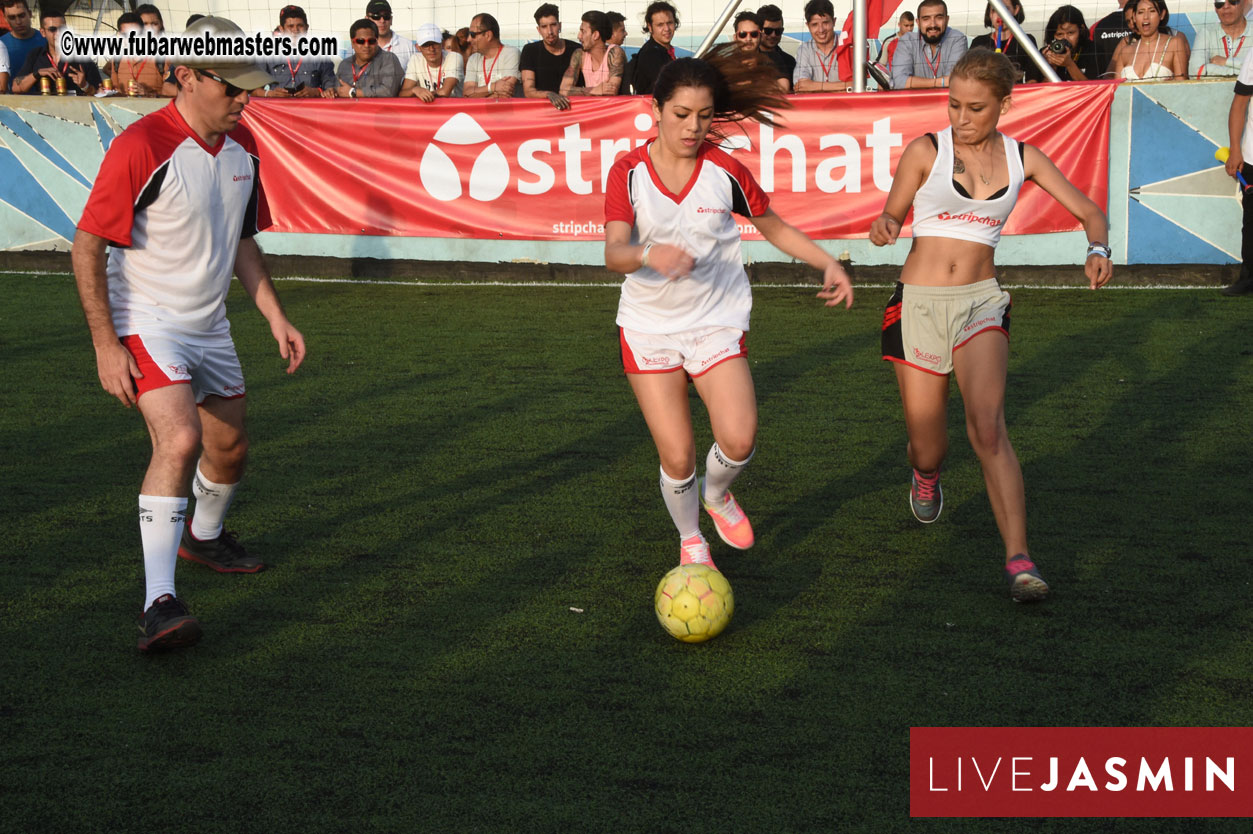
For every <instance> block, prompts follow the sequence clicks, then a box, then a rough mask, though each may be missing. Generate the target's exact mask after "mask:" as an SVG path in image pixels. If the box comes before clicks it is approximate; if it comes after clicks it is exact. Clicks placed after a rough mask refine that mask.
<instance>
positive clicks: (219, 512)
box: [191, 464, 239, 541]
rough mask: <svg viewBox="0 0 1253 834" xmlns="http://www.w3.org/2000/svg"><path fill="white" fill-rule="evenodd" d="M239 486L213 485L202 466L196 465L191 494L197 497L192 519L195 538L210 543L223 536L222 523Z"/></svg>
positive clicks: (192, 530) (192, 532) (192, 531)
mask: <svg viewBox="0 0 1253 834" xmlns="http://www.w3.org/2000/svg"><path fill="white" fill-rule="evenodd" d="M237 486H239V484H215V483H213V481H210V480H209V479H208V478H206V477H205V476H204V473H203V472H201V471H200V464H196V477H195V478H193V479H192V482H191V494H192V495H194V496H196V511H195V512H194V513H193V514H192V517H191V534H192V535H193V536H195V537H196V538H198V539H200V540H201V541H208V540H210V539H216V538H217V537H218V536H220V535H222V521H223V519H225V518H226V511H227V510H229V509H230V508H231V499H232V498H234V497H235V488H236V487H237Z"/></svg>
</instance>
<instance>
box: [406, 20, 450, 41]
mask: <svg viewBox="0 0 1253 834" xmlns="http://www.w3.org/2000/svg"><path fill="white" fill-rule="evenodd" d="M413 42H414V43H416V44H417V45H418V46H423V45H425V44H428V43H443V42H444V36H443V35H442V34H441V33H440V31H439V27H438V26H436V25H435V24H434V23H423V24H422V25H421V26H419V27H418V36H417V37H416V38H414V39H413Z"/></svg>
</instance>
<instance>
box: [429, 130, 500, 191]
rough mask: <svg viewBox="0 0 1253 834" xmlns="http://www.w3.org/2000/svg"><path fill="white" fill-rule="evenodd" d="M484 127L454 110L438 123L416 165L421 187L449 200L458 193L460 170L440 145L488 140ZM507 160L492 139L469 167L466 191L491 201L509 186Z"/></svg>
mask: <svg viewBox="0 0 1253 834" xmlns="http://www.w3.org/2000/svg"><path fill="white" fill-rule="evenodd" d="M491 138H492V137H490V136H488V135H487V131H486V130H484V129H483V127H482V125H480V124H479V123H478V122H476V121H475V120H474V118H473V117H472V116H470V115H469V114H468V113H458V114H456V115H455V116H453V117H452V118H451V119H449V120H448V121H446V122H444V123H443V124H442V125H440V127H439V130H437V131H435V137H434V138H433V139H432V140H431V142H430V144H428V145H427V146H426V152H425V153H423V154H422V162H421V164H420V165H419V167H418V178H419V179H420V180H421V181H422V187H423V188H425V189H426V190H427V193H429V194H430V195H431V196H432V197H434V198H435V199H436V200H440V201H441V202H445V203H449V202H452V201H453V200H456V199H458V198H459V197H460V196H461V194H462V187H461V172H460V171H458V170H457V166H456V164H455V163H454V162H453V161H452V158H451V157H450V156H449V155H448V153H447V152H446V151H444V150H443V149H442V148H441V147H440V143H443V144H447V145H480V144H482V143H484V142H490V141H491ZM509 175H510V171H509V160H507V159H505V153H504V151H502V150H501V149H500V145H497V144H496V143H495V142H493V143H492V144H490V145H488V146H487V147H486V148H484V149H483V150H482V151H480V152H479V155H478V157H477V158H476V159H475V160H474V165H473V166H472V167H471V168H470V181H469V192H470V196H471V197H472V198H474V199H475V200H478V201H480V202H483V203H488V202H491V201H492V200H495V199H496V198H497V197H499V196H500V195H501V194H504V193H505V189H506V188H508V187H509Z"/></svg>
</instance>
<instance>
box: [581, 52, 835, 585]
mask: <svg viewBox="0 0 1253 834" xmlns="http://www.w3.org/2000/svg"><path fill="white" fill-rule="evenodd" d="M770 66H771V65H770V64H769V58H767V57H766V56H765V55H764V54H763V53H760V52H753V53H748V54H746V53H744V52H742V51H740V50H738V49H736V48H735V47H734V46H731V45H723V46H721V47H718V48H716V49H715V50H714V51H713V52H712V53H711V54H710V55H709V57H708V58H707V59H706V60H698V59H695V58H681V59H679V60H677V61H673V62H671V63H669V64H667V65H666V66H665V68H664V69H663V70H662V71H661V74H660V75H659V76H658V78H657V83H656V85H655V86H654V87H653V115H654V116H655V117H656V119H657V137H656V138H655V139H653V140H652V141H650V142H649V143H648V144H646V145H644V146H643V147H641V148H637V149H636V150H635V151H633V152H631V153H630V154H628V155H626V156H625V157H623V158H622V159H619V160H618V161H617V163H616V164H615V165H614V166H613V168H612V169H611V170H610V172H609V180H608V184H607V187H606V191H605V266H607V267H608V268H609V269H611V270H613V271H614V272H621V273H623V274H625V275H626V276H627V277H626V280H625V281H624V282H623V284H622V298H621V301H620V302H619V305H618V318H617V324H618V327H619V334H620V341H621V351H622V362H623V366H624V367H625V369H626V372H627V378H628V379H629V380H630V383H631V389H632V390H633V391H634V392H635V397H636V400H637V401H638V402H639V404H640V410H641V411H643V413H644V420H645V422H646V423H647V424H648V429H649V431H650V432H651V433H652V436H653V441H654V442H655V443H656V444H657V452H658V455H659V456H660V458H661V494H662V497H663V499H664V500H665V504H666V509H668V510H669V511H670V517H671V518H672V519H673V520H674V524H675V527H677V528H678V532H679V539H680V549H679V552H680V563H681V564H688V563H691V562H697V563H702V564H706V565H709V566H710V567H713V561H712V559H711V558H710V554H709V545H708V543H707V542H706V541H705V538H704V536H702V535H701V532H700V507H701V505H702V504H703V505H704V507H705V509H706V510H707V511H708V512H709V514H710V515H711V516H712V517H713V521H714V527H715V529H716V530H717V531H718V535H719V536H720V537H721V538H722V539H723V541H725V542H726V543H727V544H729V545H731V546H732V547H734V548H737V549H740V550H744V549H747V548H749V547H751V546H752V544H753V528H752V526H751V525H750V524H749V522H748V519H747V518H745V516H744V513H743V511H742V510H741V509H740V507H739V505H738V504H737V503H736V501H735V499H734V498H733V497H732V496H731V493H730V492H729V491H728V488H729V487H730V486H731V483H732V482H733V481H734V480H735V478H736V476H738V475H739V474H740V472H741V471H743V469H744V467H745V466H747V465H748V462H749V460H751V459H752V457H753V452H754V451H755V449H756V442H757V399H756V396H755V394H754V391H753V379H752V376H751V375H750V373H749V369H748V360H747V359H746V358H745V357H746V356H747V350H746V347H745V338H746V336H745V333H746V331H747V330H748V320H749V311H750V309H751V307H752V295H751V293H750V290H749V286H748V275H747V274H746V273H745V272H744V265H743V261H742V259H741V256H740V233H739V228H738V226H737V225H736V221H735V218H734V217H733V216H732V215H734V214H738V215H741V216H743V217H747V218H751V219H752V221H753V224H754V225H755V226H756V227H757V229H758V231H760V232H761V234H762V236H764V237H765V238H766V240H768V241H770V242H771V243H773V244H774V245H775V246H777V247H778V248H779V249H781V250H782V251H783V252H784V253H785V254H787V255H790V256H791V257H793V258H796V259H797V260H802V261H804V262H805V263H807V264H809V265H810V266H812V267H814V268H815V269H818V270H821V271H822V274H823V277H822V284H823V287H822V291H821V292H819V293H818V297H819V298H823V299H826V303H827V306H834V305H836V304H839V303H841V302H843V303H844V304H845V306H846V307H847V306H851V305H852V303H853V288H852V284H851V283H850V281H849V278H848V275H847V274H846V273H845V271H844V269H843V267H841V266H840V264H839V262H838V261H837V260H836V259H835V258H834V257H832V256H831V255H829V254H827V253H826V252H824V251H822V250H821V249H820V248H818V246H817V245H815V244H814V242H813V241H811V240H810V239H809V238H808V237H806V236H805V235H804V234H803V233H802V232H800V231H799V230H798V229H796V228H795V227H793V226H790V225H788V224H787V223H785V222H784V221H783V220H782V219H781V218H780V217H779V216H778V215H777V214H775V213H774V211H773V210H772V209H771V208H770V200H769V198H768V197H767V196H766V194H765V192H763V191H762V190H761V187H760V186H759V185H758V184H757V182H756V180H754V179H753V176H752V174H750V173H749V172H748V169H746V168H745V167H744V166H743V165H741V164H740V163H739V162H738V161H737V160H735V159H733V158H732V157H731V156H730V155H728V154H726V153H724V152H723V151H722V150H720V149H719V148H718V146H717V145H715V144H713V142H711V141H710V139H711V138H714V139H716V138H718V137H719V134H718V133H716V132H713V133H711V128H712V127H713V124H714V122H715V121H727V120H729V121H737V120H742V119H755V120H758V121H765V120H766V119H767V118H769V117H770V116H771V115H773V114H774V113H775V111H777V110H778V109H780V108H783V107H787V106H788V105H787V101H786V99H784V98H783V96H782V93H781V91H780V90H779V87H778V86H777V84H776V83H775V75H776V74H775V73H774V72H771V71H768V70H769V69H770ZM689 377H691V379H692V381H693V383H694V384H695V385H696V392H697V393H698V394H699V395H700V397H701V399H702V400H704V402H705V406H706V407H707V408H708V410H709V419H710V423H711V424H712V428H713V435H714V441H715V442H714V444H713V446H712V447H711V448H710V450H709V453H708V455H706V457H705V477H704V478H703V479H701V480H700V481H697V478H696V445H695V440H694V438H693V433H692V416H691V411H690V409H689V407H688V388H687V382H688V378H689ZM698 490H699V494H698Z"/></svg>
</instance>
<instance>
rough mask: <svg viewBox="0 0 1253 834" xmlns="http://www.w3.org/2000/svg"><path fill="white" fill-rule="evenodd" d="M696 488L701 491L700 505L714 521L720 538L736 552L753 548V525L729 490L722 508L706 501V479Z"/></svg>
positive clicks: (702, 479)
mask: <svg viewBox="0 0 1253 834" xmlns="http://www.w3.org/2000/svg"><path fill="white" fill-rule="evenodd" d="M696 488H697V489H698V490H699V491H700V503H701V506H702V507H704V508H705V511H706V512H707V513H709V515H710V517H711V518H712V519H713V520H714V529H716V530H717V531H718V537H719V538H721V539H722V540H723V541H724V542H726V543H727V544H729V545H731V546H732V547H734V548H735V549H736V550H748V549H749V548H750V547H752V546H753V525H751V524H749V523H748V516H746V515H744V511H743V510H741V509H740V505H739V504H737V503H736V501H735V496H734V495H732V494H731V492H730V491H729V490H728V491H727V495H726V499H725V500H724V501H723V504H722V506H721V507H715V506H714V505H713V504H710V503H709V502H708V501H706V500H705V479H704V478H701V479H700V480H699V481H697V484H696Z"/></svg>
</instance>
